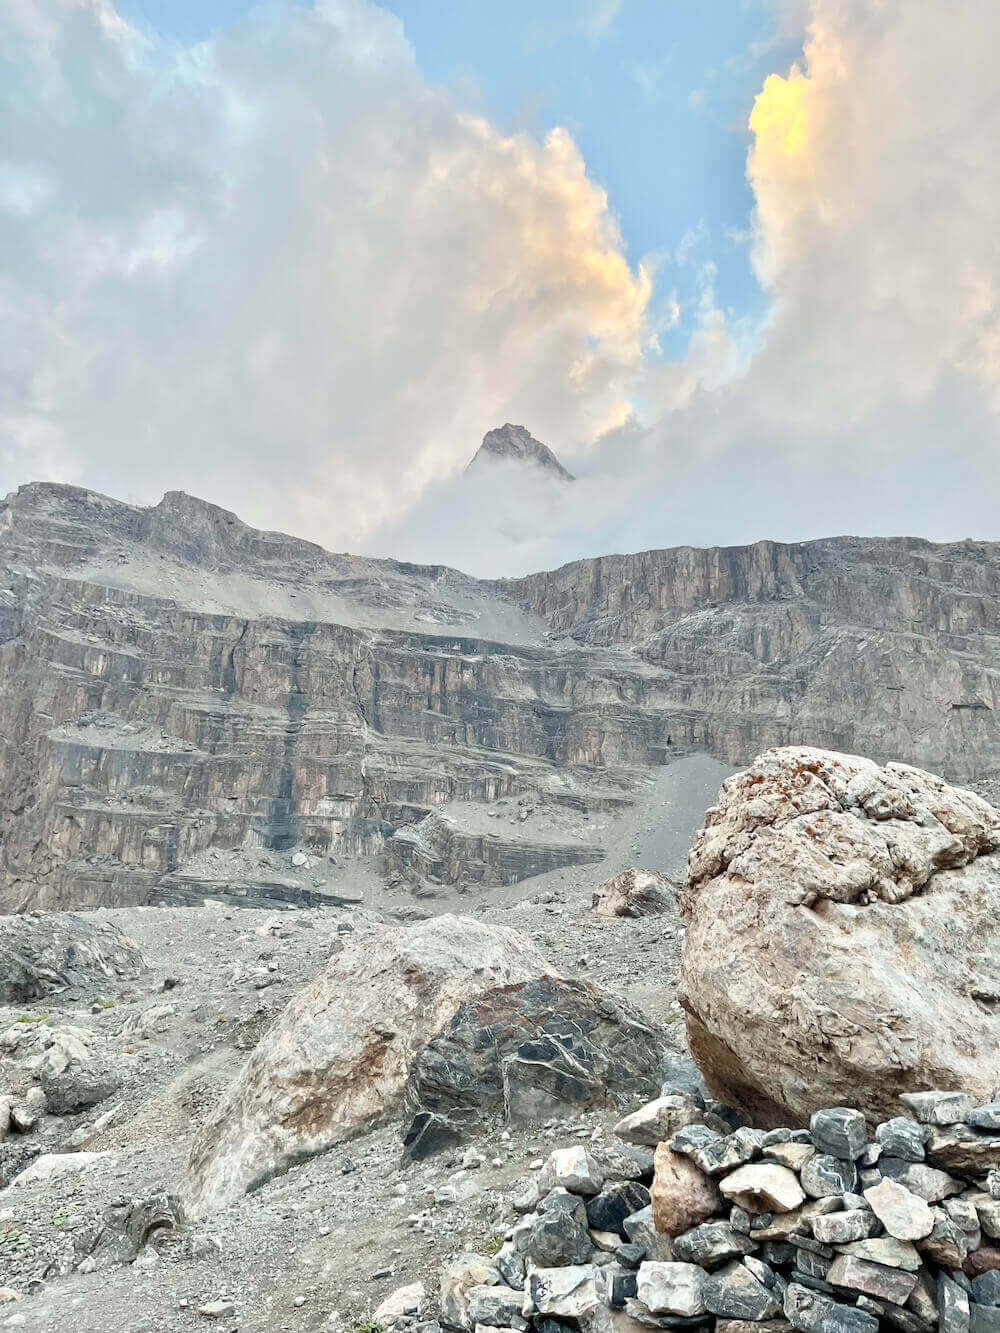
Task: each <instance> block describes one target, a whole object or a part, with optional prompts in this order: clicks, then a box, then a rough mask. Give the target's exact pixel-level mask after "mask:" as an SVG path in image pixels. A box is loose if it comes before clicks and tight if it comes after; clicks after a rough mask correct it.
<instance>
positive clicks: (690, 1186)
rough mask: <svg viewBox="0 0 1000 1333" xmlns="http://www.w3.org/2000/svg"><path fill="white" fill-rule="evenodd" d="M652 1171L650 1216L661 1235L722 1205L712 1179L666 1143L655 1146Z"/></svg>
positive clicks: (674, 1232) (683, 1227) (705, 1216)
mask: <svg viewBox="0 0 1000 1333" xmlns="http://www.w3.org/2000/svg"><path fill="white" fill-rule="evenodd" d="M653 1171H654V1174H653V1185H652V1189H651V1191H650V1196H651V1200H652V1206H653V1219H654V1222H655V1224H656V1227H657V1230H659V1231H661V1232H663V1234H664V1235H666V1236H679V1235H680V1234H681V1233H682V1232H684V1231H689V1230H690V1229H691V1228H692V1227H695V1226H697V1225H698V1224H699V1223H700V1222H704V1221H707V1220H708V1218H710V1217H713V1216H714V1215H715V1214H716V1213H718V1212H719V1210H720V1209H721V1207H722V1199H721V1196H720V1194H719V1191H718V1187H717V1186H716V1185H715V1184H714V1182H713V1181H712V1180H710V1179H709V1178H708V1177H707V1176H705V1175H703V1174H702V1173H701V1172H700V1171H699V1170H698V1168H697V1167H696V1166H695V1165H694V1163H693V1162H692V1161H690V1159H689V1158H687V1157H685V1156H683V1155H682V1154H681V1153H676V1152H674V1151H673V1149H672V1148H670V1147H669V1146H668V1145H667V1144H666V1143H661V1144H660V1145H659V1147H658V1148H657V1150H656V1156H655V1158H654V1166H653Z"/></svg>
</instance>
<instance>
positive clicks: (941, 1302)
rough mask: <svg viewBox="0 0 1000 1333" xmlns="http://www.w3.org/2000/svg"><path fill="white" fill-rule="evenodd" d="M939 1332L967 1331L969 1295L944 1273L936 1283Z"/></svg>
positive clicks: (967, 1332) (956, 1332) (961, 1332)
mask: <svg viewBox="0 0 1000 1333" xmlns="http://www.w3.org/2000/svg"><path fill="white" fill-rule="evenodd" d="M937 1307H938V1329H939V1333H969V1296H968V1293H967V1292H965V1291H963V1290H962V1288H961V1287H960V1286H959V1285H958V1283H957V1282H954V1281H952V1279H951V1278H950V1277H948V1276H947V1275H946V1274H945V1273H941V1274H939V1275H938V1285H937Z"/></svg>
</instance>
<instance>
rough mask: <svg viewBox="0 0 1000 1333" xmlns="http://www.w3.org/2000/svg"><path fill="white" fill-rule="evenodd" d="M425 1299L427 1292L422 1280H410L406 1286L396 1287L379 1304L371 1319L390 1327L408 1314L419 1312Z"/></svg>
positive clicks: (384, 1326)
mask: <svg viewBox="0 0 1000 1333" xmlns="http://www.w3.org/2000/svg"><path fill="white" fill-rule="evenodd" d="M426 1300H427V1292H426V1290H425V1288H424V1284H423V1283H422V1282H411V1283H410V1284H409V1285H408V1286H405V1287H398V1288H397V1289H396V1290H395V1291H394V1292H392V1293H391V1294H390V1295H388V1296H387V1297H386V1298H385V1300H384V1301H383V1302H382V1303H381V1305H379V1306H378V1307H377V1308H376V1310H375V1313H374V1314H373V1315H372V1319H373V1321H374V1322H375V1323H376V1324H381V1325H382V1327H383V1328H391V1327H392V1325H393V1324H395V1323H398V1322H399V1320H400V1319H405V1318H406V1317H407V1316H408V1315H417V1314H420V1313H421V1311H422V1310H423V1308H424V1303H425V1302H426Z"/></svg>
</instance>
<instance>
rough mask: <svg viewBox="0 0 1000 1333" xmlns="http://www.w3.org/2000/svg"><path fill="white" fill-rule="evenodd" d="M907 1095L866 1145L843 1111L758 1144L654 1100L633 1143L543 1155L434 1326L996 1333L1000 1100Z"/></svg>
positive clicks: (625, 1129)
mask: <svg viewBox="0 0 1000 1333" xmlns="http://www.w3.org/2000/svg"><path fill="white" fill-rule="evenodd" d="M901 1101H902V1103H903V1105H904V1106H905V1108H906V1111H907V1114H905V1115H897V1116H894V1117H892V1118H891V1119H888V1120H885V1121H884V1122H883V1123H881V1124H879V1125H877V1127H876V1128H875V1130H874V1133H870V1132H869V1126H868V1124H867V1122H866V1121H865V1118H864V1116H862V1115H861V1113H860V1112H858V1111H856V1110H854V1109H852V1108H848V1107H833V1108H832V1109H829V1110H820V1111H817V1112H815V1113H814V1114H813V1116H812V1118H811V1122H810V1127H809V1128H808V1129H781V1128H779V1129H772V1130H770V1131H766V1132H765V1131H763V1130H759V1129H754V1128H751V1127H749V1126H747V1125H744V1124H741V1123H740V1120H739V1117H738V1116H737V1115H736V1113H734V1112H733V1111H732V1109H731V1108H729V1107H725V1106H722V1105H720V1104H718V1103H708V1104H707V1105H706V1103H705V1101H704V1100H703V1098H702V1097H701V1096H700V1094H699V1093H698V1092H697V1091H692V1090H688V1091H685V1092H678V1091H675V1090H672V1089H665V1090H664V1093H663V1095H661V1097H659V1098H658V1099H657V1100H656V1101H654V1102H651V1103H649V1104H648V1105H646V1106H644V1107H642V1108H641V1110H639V1111H637V1112H635V1113H633V1114H632V1115H630V1116H628V1117H626V1119H625V1120H623V1121H622V1122H621V1123H620V1124H619V1125H618V1126H617V1127H616V1133H617V1135H618V1136H619V1138H620V1139H622V1140H624V1141H625V1142H626V1143H627V1144H628V1145H629V1146H628V1148H627V1149H624V1150H620V1151H617V1152H614V1153H612V1154H610V1155H609V1154H604V1155H603V1156H601V1157H599V1158H598V1157H597V1156H595V1155H594V1153H596V1149H594V1150H593V1151H592V1148H591V1147H588V1146H584V1145H581V1144H577V1145H575V1146H573V1147H568V1148H561V1149H557V1150H556V1151H555V1152H553V1153H552V1154H551V1156H550V1157H549V1159H548V1161H547V1162H546V1163H545V1164H544V1166H543V1168H542V1169H541V1171H540V1172H539V1174H538V1176H537V1177H536V1178H534V1179H533V1180H532V1181H531V1182H530V1183H529V1185H528V1187H527V1188H526V1190H525V1192H524V1194H523V1195H522V1196H521V1197H519V1198H518V1199H517V1200H516V1201H515V1207H516V1208H517V1209H518V1211H519V1212H520V1213H521V1217H520V1220H519V1221H518V1222H517V1223H516V1225H515V1226H514V1227H513V1228H512V1229H511V1230H510V1231H509V1232H508V1233H507V1236H506V1238H505V1240H504V1243H503V1245H502V1247H501V1249H500V1250H499V1252H498V1253H497V1254H496V1255H494V1256H493V1257H492V1258H483V1257H481V1256H473V1255H466V1256H463V1257H462V1258H460V1259H458V1260H456V1261H455V1262H454V1263H453V1264H451V1265H450V1267H449V1268H448V1269H447V1270H446V1271H445V1273H444V1277H443V1280H442V1288H441V1321H442V1323H443V1324H445V1325H447V1326H448V1327H450V1328H453V1329H461V1330H466V1331H467V1333H489V1331H490V1330H494V1329H498V1328H499V1329H510V1330H514V1333H528V1330H529V1329H530V1328H534V1329H535V1330H537V1333H569V1330H570V1329H583V1330H585V1333H612V1330H614V1331H615V1333H632V1331H633V1330H634V1333H641V1330H642V1329H644V1328H662V1329H677V1330H681V1329H696V1330H701V1329H704V1330H710V1329H712V1328H713V1327H714V1328H716V1329H717V1330H719V1333H751V1328H753V1329H760V1330H767V1331H768V1333H777V1331H778V1330H781V1329H788V1328H795V1329H799V1330H802V1333H877V1330H878V1329H879V1328H880V1327H881V1328H883V1329H894V1330H899V1333H930V1330H932V1329H939V1330H940V1331H941V1333H1000V1100H998V1101H994V1102H991V1103H989V1104H987V1105H984V1106H976V1105H975V1103H974V1102H973V1100H972V1098H970V1097H969V1096H967V1095H966V1094H964V1093H959V1092H917V1093H911V1094H906V1095H904V1096H903V1097H902V1098H901ZM654 1144H655V1145H656V1148H655V1154H654V1153H652V1152H651V1151H650V1149H651V1147H652V1146H653V1145H654Z"/></svg>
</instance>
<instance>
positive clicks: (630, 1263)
mask: <svg viewBox="0 0 1000 1333" xmlns="http://www.w3.org/2000/svg"><path fill="white" fill-rule="evenodd" d="M645 1256H646V1251H645V1250H644V1249H643V1248H642V1246H641V1245H633V1244H632V1242H631V1241H628V1242H627V1243H626V1244H625V1245H619V1246H618V1248H617V1250H615V1258H616V1259H617V1260H618V1262H619V1263H620V1264H621V1266H622V1267H623V1268H638V1267H639V1265H640V1264H641V1263H642V1261H643V1259H644V1258H645Z"/></svg>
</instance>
